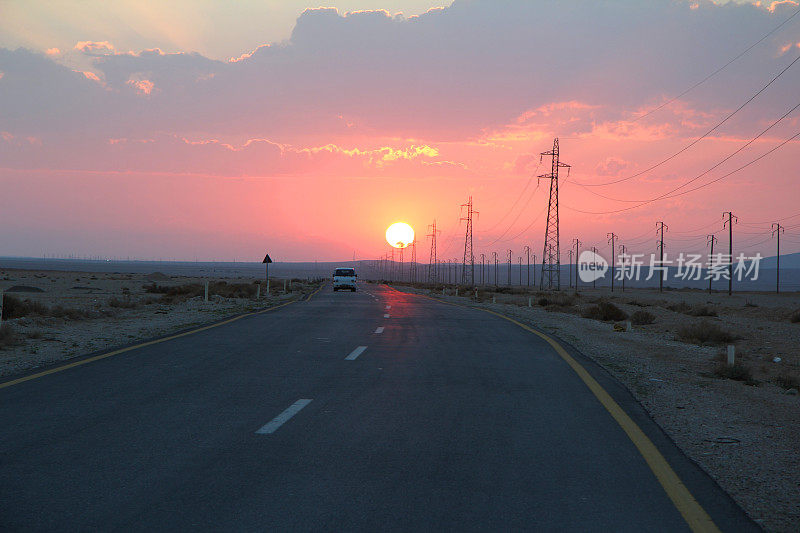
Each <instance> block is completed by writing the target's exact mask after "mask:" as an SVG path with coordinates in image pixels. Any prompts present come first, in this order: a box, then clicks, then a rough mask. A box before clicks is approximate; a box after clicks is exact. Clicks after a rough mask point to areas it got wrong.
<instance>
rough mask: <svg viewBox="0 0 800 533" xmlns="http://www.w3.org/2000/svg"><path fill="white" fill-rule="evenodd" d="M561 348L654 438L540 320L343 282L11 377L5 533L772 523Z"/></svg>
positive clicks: (2, 459) (6, 410) (0, 442)
mask: <svg viewBox="0 0 800 533" xmlns="http://www.w3.org/2000/svg"><path fill="white" fill-rule="evenodd" d="M565 353H568V354H569V357H572V358H574V361H575V362H576V364H577V365H579V366H580V368H583V369H585V371H584V372H585V373H586V375H588V376H590V378H589V379H590V380H594V381H595V382H596V384H597V385H598V386H599V387H602V391H603V392H607V395H608V397H609V398H612V403H615V404H616V405H618V406H619V407H620V408H621V409H623V410H624V412H625V414H626V416H628V417H629V421H630V424H632V425H633V426H630V427H634V428H635V429H638V430H640V433H641V434H642V435H643V436H644V440H645V441H647V442H650V443H651V445H652V447H653V448H652V450H650V451H649V452H647V451H646V450H645V452H642V451H641V449H640V446H641V442H640V443H639V446H637V444H636V442H635V440H634V438H633V437H631V436H630V435H629V433H630V431H626V430H625V427H624V426H623V425H621V423H620V422H619V421H618V420H617V419H615V418H614V417H612V414H611V412H610V411H609V409H608V406H607V405H606V403H608V400H606V403H603V402H601V401H600V400H599V399H598V398H599V397H598V395H597V394H595V392H593V391H592V390H590V388H589V387H588V386H587V382H586V380H585V379H584V378H582V377H581V376H580V375H579V373H578V372H576V369H575V368H574V367H573V366H570V365H569V364H568V363H567V361H565V359H564V357H563V356H562V355H560V354H559V353H558V351H557V350H556V349H554V346H553V345H552V344H550V343H549V342H548V341H547V340H546V339H544V338H542V337H540V336H539V335H536V334H534V333H532V332H530V331H526V330H525V329H523V328H522V327H520V326H518V325H516V324H514V323H512V322H510V321H508V320H505V319H503V318H501V317H498V316H494V315H491V314H488V313H485V312H483V311H479V310H475V309H467V308H463V307H457V306H452V305H447V304H444V303H441V302H437V301H434V300H432V299H429V298H425V297H421V296H416V295H411V294H405V293H401V292H398V291H395V290H394V289H391V288H388V287H383V286H376V285H369V284H367V285H364V289H363V290H361V291H359V292H357V293H349V292H347V293H344V292H337V293H333V292H332V291H331V288H330V286H329V285H328V286H327V287H325V288H324V289H323V290H322V291H321V292H319V293H318V294H316V295H315V296H314V297H313V298H311V299H310V301H304V302H298V303H294V304H291V305H288V306H285V307H283V308H281V309H275V310H272V311H269V312H266V313H262V314H257V315H252V316H247V317H244V318H242V319H240V320H237V321H234V322H231V323H228V324H224V325H220V326H219V327H214V328H210V329H206V330H203V331H200V332H197V333H193V334H191V335H186V336H182V337H179V338H175V339H171V340H166V341H164V342H159V343H154V344H150V345H147V346H143V347H141V348H137V349H134V350H130V351H126V352H124V353H120V354H117V355H113V356H111V357H106V358H102V359H99V360H95V361H92V362H89V363H87V364H83V365H79V366H76V367H74V368H69V369H65V370H63V371H57V372H53V373H51V374H48V375H44V376H41V377H38V378H35V379H30V380H27V381H24V382H19V383H15V384H13V385H10V386H5V387H3V388H0V529H2V530H88V529H100V530H112V529H126V530H130V529H133V530H145V529H147V530H151V529H155V530H175V529H188V528H197V529H203V530H206V529H216V530H231V529H235V530H248V531H263V530H276V529H277V530H288V529H292V530H373V531H375V530H459V531H461V530H509V529H522V530H532V529H535V530H561V531H565V530H566V531H643V530H649V531H654V530H659V531H689V530H691V529H695V530H698V531H699V530H711V531H713V530H714V528H715V527H716V528H719V529H720V530H723V531H734V530H735V531H748V530H754V531H757V530H758V529H757V528H756V527H755V526H754V525H753V524H752V523H751V522H749V521H748V519H747V518H746V516H745V515H744V513H743V512H742V511H741V510H740V509H739V508H738V507H736V505H735V504H734V503H733V502H732V501H731V500H730V498H729V497H728V496H727V495H726V494H725V493H724V492H723V491H722V490H721V489H720V488H719V487H718V486H717V485H716V484H715V483H714V482H713V481H711V480H710V479H709V478H708V477H707V476H706V475H705V474H704V473H703V472H701V471H700V469H699V468H697V467H696V466H695V465H694V464H693V463H692V462H690V461H689V460H688V459H687V458H686V457H684V456H683V455H682V454H681V453H680V452H679V451H678V449H677V448H676V447H675V446H674V444H672V442H671V441H670V440H669V439H668V438H667V437H666V436H665V435H664V434H663V433H662V432H661V430H660V429H659V428H658V427H657V426H656V425H655V424H654V423H653V422H652V421H651V420H650V419H649V418H648V417H647V415H646V414H645V413H644V411H643V409H642V408H641V407H640V406H639V404H637V403H636V402H635V401H634V400H633V399H632V397H631V396H630V395H629V394H628V393H627V391H626V390H625V389H624V388H623V387H622V386H621V385H619V384H618V383H617V382H616V381H615V380H613V379H612V378H611V377H610V376H609V375H608V374H606V373H605V372H604V371H603V370H602V369H600V368H598V367H597V366H595V365H594V364H592V363H591V362H590V361H588V360H587V359H585V358H584V357H582V356H581V355H580V354H578V353H576V352H575V351H574V350H572V349H570V348H569V347H566V349H565ZM0 386H2V385H0ZM630 427H628V428H627V429H628V430H630ZM634 433H635V432H634ZM640 440H641V439H640ZM654 450H655V451H654ZM659 458H660V459H659ZM659 460H663V461H664V464H665V465H668V466H667V467H666V468H667V471H669V472H673V473H674V475H675V476H677V478H676V479H678V478H679V480H680V481H679V482H676V483H671V484H670V482H669V478H668V477H667V478H665V477H664V476H665V474H664V471H663V468H662V469H661V470H659V467H658V464H659ZM664 479H666V481H664ZM665 483H666V485H665ZM681 483H682V484H681ZM665 486H666V487H667V488H669V490H670V491H672V492H669V491H668V490H666V489H665ZM683 487H685V489H683ZM676 491H677V492H676ZM681 491H683V492H681ZM670 494H678V496H677V497H675V498H671V497H670ZM681 494H683V496H681ZM687 495H688V496H687Z"/></svg>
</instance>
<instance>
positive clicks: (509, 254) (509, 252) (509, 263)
mask: <svg viewBox="0 0 800 533" xmlns="http://www.w3.org/2000/svg"><path fill="white" fill-rule="evenodd" d="M511 255H512V254H511V250H509V251H508V286H509V287H510V286H511V261H512V257H511Z"/></svg>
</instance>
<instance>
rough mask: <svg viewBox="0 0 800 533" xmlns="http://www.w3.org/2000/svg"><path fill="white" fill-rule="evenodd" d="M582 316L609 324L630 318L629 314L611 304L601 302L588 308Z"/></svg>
mask: <svg viewBox="0 0 800 533" xmlns="http://www.w3.org/2000/svg"><path fill="white" fill-rule="evenodd" d="M582 316H583V317H584V318H592V319H594V320H602V321H604V322H609V321H618V320H625V319H626V318H628V313H626V312H625V311H623V310H622V309H620V308H619V307H617V306H616V305H614V304H612V303H611V302H605V301H601V302H599V303H598V304H597V305H593V306H591V307H588V308H586V309H585V310H584V311H583V313H582Z"/></svg>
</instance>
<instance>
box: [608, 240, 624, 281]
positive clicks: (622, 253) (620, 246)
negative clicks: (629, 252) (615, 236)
mask: <svg viewBox="0 0 800 533" xmlns="http://www.w3.org/2000/svg"><path fill="white" fill-rule="evenodd" d="M612 250H613V248H612ZM619 254H620V255H621V256H622V260H623V261H625V245H624V244H620V245H619ZM622 265H623V267H622V292H625V263H623V264H622ZM611 279H614V278H613V277H612V278H611Z"/></svg>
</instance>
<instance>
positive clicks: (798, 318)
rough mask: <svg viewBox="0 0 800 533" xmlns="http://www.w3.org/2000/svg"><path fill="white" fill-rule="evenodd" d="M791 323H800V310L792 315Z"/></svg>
mask: <svg viewBox="0 0 800 533" xmlns="http://www.w3.org/2000/svg"><path fill="white" fill-rule="evenodd" d="M789 322H791V323H792V324H797V323H800V309H798V310H797V311H795V312H794V313H792V315H791V316H790V317H789Z"/></svg>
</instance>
